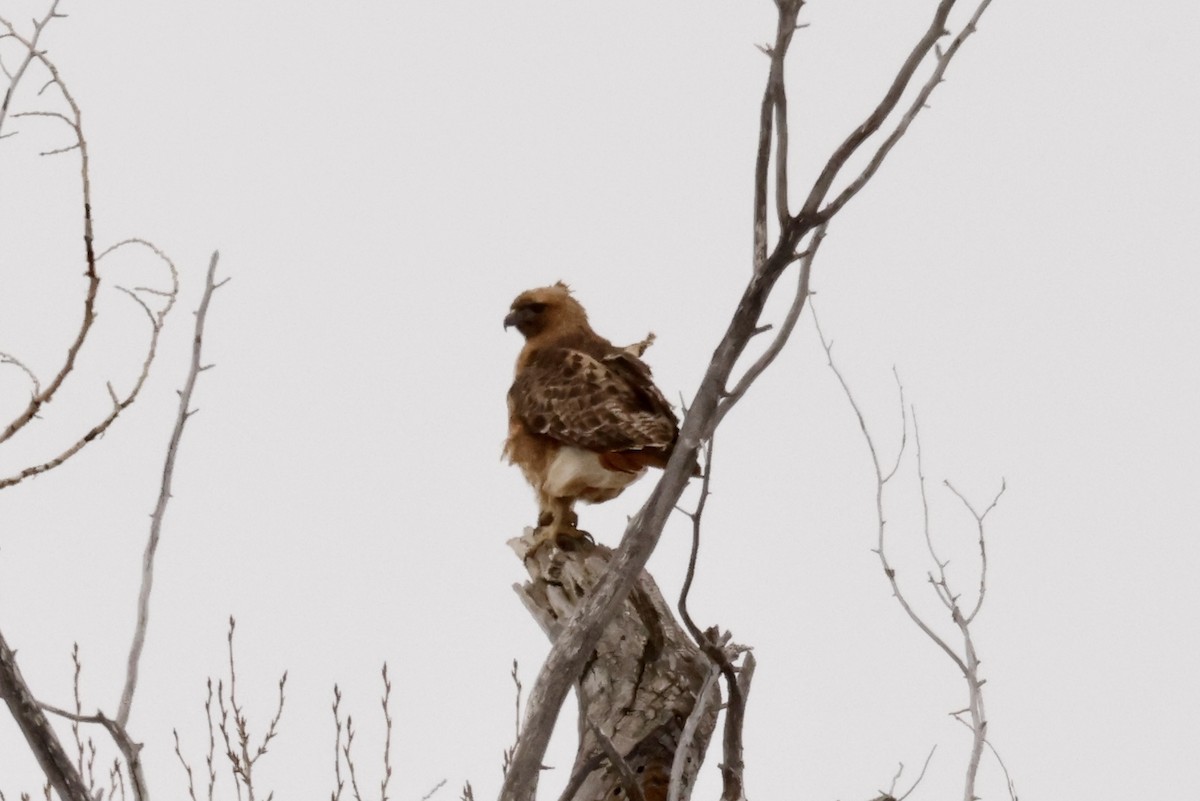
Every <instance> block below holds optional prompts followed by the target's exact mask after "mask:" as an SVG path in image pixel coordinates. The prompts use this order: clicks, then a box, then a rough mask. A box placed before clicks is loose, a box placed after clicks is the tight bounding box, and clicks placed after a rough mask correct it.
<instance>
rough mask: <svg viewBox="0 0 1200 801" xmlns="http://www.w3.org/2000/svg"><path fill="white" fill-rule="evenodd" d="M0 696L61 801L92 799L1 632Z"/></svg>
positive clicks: (47, 780) (86, 800) (48, 783)
mask: <svg viewBox="0 0 1200 801" xmlns="http://www.w3.org/2000/svg"><path fill="white" fill-rule="evenodd" d="M0 699H3V700H4V703H6V704H7V705H8V709H9V711H10V712H11V713H12V716H13V720H15V721H16V722H17V728H19V729H20V730H21V734H22V735H24V737H25V742H27V743H28V744H29V750H30V751H32V752H33V755H34V756H35V757H36V758H37V761H38V764H39V765H40V766H41V768H42V772H43V773H45V774H46V782H47V785H48V786H51V787H53V788H54V790H55V792H57V793H58V796H59V798H60V799H62V801H91V798H90V797H89V796H88V792H87V788H86V787H85V786H84V784H83V779H82V778H80V776H79V771H78V770H76V769H75V766H74V765H72V764H71V758H70V757H68V756H67V752H66V750H64V749H63V746H62V743H61V742H60V741H59V739H58V735H57V734H56V733H55V731H54V729H53V728H51V726H50V722H49V721H48V720H46V715H45V714H44V713H43V711H42V707H41V705H40V704H39V703H38V702H37V699H36V698H35V697H34V695H33V693H32V692H30V691H29V685H27V684H26V683H25V679H24V677H22V676H21V670H20V668H19V667H17V655H16V652H15V651H13V650H12V649H11V648H9V647H8V643H7V642H6V641H5V639H4V635H3V633H0Z"/></svg>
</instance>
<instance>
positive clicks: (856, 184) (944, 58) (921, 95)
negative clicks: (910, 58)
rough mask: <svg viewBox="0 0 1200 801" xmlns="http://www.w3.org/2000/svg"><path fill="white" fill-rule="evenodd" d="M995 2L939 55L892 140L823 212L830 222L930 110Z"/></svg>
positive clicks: (984, 0)
mask: <svg viewBox="0 0 1200 801" xmlns="http://www.w3.org/2000/svg"><path fill="white" fill-rule="evenodd" d="M991 2H992V0H982V2H981V3H980V4H979V6H978V8H976V9H975V13H974V14H973V15H972V17H971V20H970V22H968V23H967V24H966V25H965V26H964V27H963V29H962V30H961V31H959V33H958V35H957V36H955V37H954V39H953V40H952V41H951V42H950V46H949V47H947V48H946V49H945V51H939V52H938V53H937V63H936V64H935V66H934V69H933V74H932V75H930V76H929V80H927V81H926V82H925V84H924V85H923V86H922V87H921V89H920V91H919V92H917V96H916V97H915V98H914V99H913V102H912V104H911V105H910V106H909V107H908V111H906V112H905V113H904V115H903V116H902V117H901V118H900V120H899V122H898V123H897V124H896V128H895V130H893V131H892V132H891V133H890V134H889V135H888V137H887V138H886V139H884V140H883V142H882V143H880V145H879V148H878V149H877V150H876V151H875V154H874V155H873V156H871V160H870V162H869V163H868V164H867V166H866V167H865V168H864V169H863V171H862V172H861V173H860V174H859V175H858V177H857V178H855V179H854V180H853V181H852V182H851V183H850V185H849V186H847V187H846V188H845V189H843V190H842V191H841V192H840V193H838V196H837V197H836V198H834V199H833V200H832V201H830V202H829V203H828V204H827V205H826V206H825V208H823V209H821V217H822V218H825V219H828V218H829V217H831V216H833V215H834V214H837V212H838V210H840V209H841V208H842V206H844V205H846V203H847V202H849V200H850V198H852V197H854V196H855V195H856V194H858V192H859V190H861V189H862V188H863V187H864V186H866V185H867V182H868V181H870V180H871V177H872V176H874V175H875V173H876V171H878V169H879V167H880V165H881V164H883V160H884V159H885V158H887V155H888V153H889V152H890V151H891V149H892V148H893V147H894V146H895V144H896V143H897V142H899V141H900V138H901V137H902V136H904V134H905V132H906V131H908V126H909V125H911V124H912V121H913V120H915V119H916V117H917V114H919V113H920V112H921V111H922V110H923V109H925V108H927V107H928V101H929V96H930V95H931V94H933V90H934V89H936V88H937V87H938V84H940V83H941V82H942V80H943V77H942V76H943V75H945V73H946V68H947V67H949V66H950V60H951V59H953V58H954V56H955V55H956V54H957V53H958V50H959V48H960V47H962V44H963V42H965V41H966V40H967V37H968V36H970V35H971V34H973V33H974V32H975V30H976V27H975V26H976V23H978V22H979V18H980V17H981V16H983V12H984V11H986V10H987V7H988V5H989V4H991Z"/></svg>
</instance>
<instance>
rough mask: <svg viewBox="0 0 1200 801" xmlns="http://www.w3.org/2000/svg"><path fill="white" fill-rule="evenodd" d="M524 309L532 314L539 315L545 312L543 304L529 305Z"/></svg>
mask: <svg viewBox="0 0 1200 801" xmlns="http://www.w3.org/2000/svg"><path fill="white" fill-rule="evenodd" d="M525 308H527V309H529V310H530V311H531V312H533V313H534V314H541V313H542V312H544V311H545V310H546V304H545V303H530V304H529V305H528V306H526V307H525Z"/></svg>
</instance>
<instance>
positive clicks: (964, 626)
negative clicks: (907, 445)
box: [813, 312, 1004, 801]
mask: <svg viewBox="0 0 1200 801" xmlns="http://www.w3.org/2000/svg"><path fill="white" fill-rule="evenodd" d="M813 320H814V322H816V320H817V318H816V314H815V312H814V314H813ZM816 328H817V335H818V336H819V337H820V340H821V345H822V346H823V347H824V348H825V355H826V358H827V360H828V364H829V367H830V369H831V370H832V371H833V373H834V375H835V376H836V377H837V379H838V382H839V383H840V384H841V386H842V390H843V392H844V394H845V396H846V399H847V401H848V402H849V404H850V407H851V408H852V409H853V410H854V413H855V416H856V417H857V418H858V424H859V428H860V429H861V431H862V434H863V438H864V439H865V440H866V442H867V447H868V449H869V451H870V453H871V462H872V465H873V466H874V468H875V510H876V520H877V523H878V532H879V533H878V540H877V546H876V548H875V553H876V554H877V555H878V557H879V561H880V564H881V566H882V567H883V572H884V575H885V576H887V580H888V582H889V584H890V585H891V588H892V595H893V596H894V597H895V598H896V600H897V601H898V602H899V603H900V606H901V608H902V609H904V612H905V614H907V615H908V617H909V619H910V620H912V621H913V623H915V624H916V625H917V627H918V628H920V629H921V631H922V632H924V633H925V635H926V636H927V637H929V639H930V640H932V641H933V643H934V644H935V645H937V646H938V648H940V649H941V650H942V651H943V652H944V653H945V654H946V655H947V656H948V657H949V658H950V659H951V660H952V661H953V662H954V664H955V666H956V667H957V668H958V669H959V672H961V673H962V676H963V679H964V680H965V681H966V683H967V693H968V705H967V708H966V709H964V710H961V712H954V713H951V714H952V715H953V716H954V717H955V719H957V720H959V721H960V722H962V723H964V724H965V725H967V727H968V728H969V729H970V730H971V732H972V742H971V751H970V757H969V759H968V762H967V770H966V781H965V787H964V791H963V801H975V799H976V796H975V783H976V777H977V774H978V771H979V762H980V759H981V757H982V754H983V746H984V743H985V742H986V741H987V716H986V714H985V712H984V699H983V685H984V682H985V680H984V679H982V678H980V675H979V664H980V662H979V655H978V653H977V652H976V650H975V641H974V638H973V636H972V633H971V622H972V621H973V620H974V618H975V615H976V614H978V612H979V609H980V607H981V606H982V602H983V597H984V596H985V594H986V591H987V585H986V559H987V556H986V554H987V550H986V547H985V545H984V530H983V520H984V517H986V516H987V514H988V513H989V512H991V510H992V509H994V508H995V506H996V504H997V502H998V501H999V499H1000V496H1001V495H1002V494H1003V493H1004V484H1003V483H1002V484H1001V488H1000V491H999V492H997V493H996V495H995V497H994V498H993V499H992V502H991V504H990V505H989V506H988V507H987V508H986V509H985V510H984V512H983V513H978V512H976V511H975V508H974V507H973V506H972V505H971V504H970V503H969V502H968V501H967V500H966V499H965V498H963V496H962V495H960V494H959V493H958V492H957V490H954V488H953V487H952V486H950V485H949V483H948V482H947V486H950V489H951V491H953V492H954V493H955V495H957V496H958V497H959V499H960V500H962V502H963V503H964V505H965V506H966V507H967V509H968V510H969V511H970V512H971V514H972V515H973V516H974V517H975V521H976V525H977V527H978V531H979V540H980V555H981V559H982V560H983V569H982V570H981V579H980V591H979V599H978V600H977V602H976V604H975V606H974V608H973V609H972V611H971V613H970V614H969V615H965V614H963V610H962V606H961V605H960V603H959V599H960V597H961V596H960V595H959V594H957V593H955V592H954V590H953V589H952V587H951V585H950V581H949V578H948V576H947V574H946V565H947V562H946V561H944V560H942V559H941V558H940V557H939V556H938V554H937V550H936V548H935V547H934V544H933V537H932V533H931V526H930V513H929V501H928V497H927V494H926V492H925V472H924V465H923V459H922V452H921V432H920V427H919V423H918V420H917V415H916V411H915V410H914V409H911V407H910V412H911V417H912V424H913V440H914V442H915V444H916V463H917V465H916V469H917V479H918V486H919V490H920V498H921V518H922V528H923V534H924V537H925V544H926V547H927V548H928V550H929V555H930V558H931V559H932V560H933V563H934V566H935V569H936V576H935V574H934V571H932V570H931V571H929V573H928V581H929V584H930V585H931V586H932V587H933V589H934V591H935V593H936V594H937V596H938V598H939V600H941V602H942V604H943V605H945V607H946V608H947V609H948V610H949V612H950V618H951V620H952V621H953V622H954V625H955V627H956V628H957V629H958V632H959V636H960V637H961V639H962V648H963V650H962V653H961V654H960V653H959V652H957V651H955V650H954V648H952V647H951V646H950V644H949V643H948V642H947V641H946V640H945V639H944V638H943V637H942V636H941V635H939V634H938V633H936V632H935V631H934V630H933V629H932V627H931V626H930V625H929V624H928V623H927V622H926V621H925V620H924V619H923V618H922V617H921V616H920V615H919V614H917V612H916V611H915V610H914V609H913V607H912V605H911V604H910V603H909V601H908V599H907V597H906V596H905V595H904V592H903V590H902V589H901V587H900V585H899V583H898V582H897V580H896V570H895V569H894V568H893V567H892V566H891V564H890V563H889V561H888V558H887V552H886V550H885V548H884V531H885V527H886V520H885V516H884V503H883V493H884V487H885V485H886V484H887V482H888V480H889V479H890V478H891V477H892V476H893V475H895V470H894V469H893V470H892V471H891V472H890V473H888V474H886V475H885V474H884V472H883V469H882V467H881V465H880V460H879V455H878V452H877V451H876V449H875V443H874V440H873V439H872V437H871V434H870V431H869V430H868V428H867V425H866V421H865V420H864V419H863V415H862V412H861V410H860V409H859V407H858V403H857V402H856V401H855V399H854V394H853V393H852V392H851V391H850V387H849V385H848V384H847V383H846V380H845V378H844V377H843V376H842V374H841V371H840V370H838V368H837V365H836V364H835V363H834V361H833V353H832V350H833V346H832V345H831V344H830V343H829V342H828V341H827V340H826V339H825V334H824V332H823V331H822V330H821V327H820V324H819V323H817V325H816ZM897 382H899V379H898V378H897ZM901 403H902V404H903V386H902V385H901ZM902 419H904V420H905V421H906V420H907V418H902ZM905 441H907V440H906V439H902V443H903V442H905ZM901 447H903V445H902V446H901ZM897 463H898V461H897ZM962 712H966V713H969V714H970V717H971V722H970V723H967V722H966V721H964V720H962V719H961V718H960V717H959V715H960V714H961V713H962ZM910 792H911V791H910Z"/></svg>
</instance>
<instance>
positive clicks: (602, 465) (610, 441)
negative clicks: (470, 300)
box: [504, 281, 679, 545]
mask: <svg viewBox="0 0 1200 801" xmlns="http://www.w3.org/2000/svg"><path fill="white" fill-rule="evenodd" d="M509 326H515V327H516V329H517V330H518V331H520V332H521V334H522V335H524V337H525V347H524V348H522V349H521V353H520V355H519V356H518V357H517V366H516V376H515V378H514V379H513V383H512V387H511V388H510V389H509V390H508V440H507V441H506V442H505V444H504V455H505V456H507V457H508V461H509V462H510V463H511V464H515V465H517V466H518V467H520V468H521V472H522V473H524V474H525V478H526V479H527V480H528V481H529V483H530V484H531V485H532V486H533V489H534V491H535V492H536V493H537V498H538V532H537V536H536V540H537V542H538V544H540V543H542V542H545V541H551V542H556V543H558V544H560V545H566V544H567V543H568V542H570V541H571V538H577V537H586V536H587V532H583V531H580V530H579V527H578V520H579V518H578V516H577V515H576V513H575V510H574V505H575V501H577V500H583V501H587V502H589V503H600V502H602V501H608V500H612V499H613V498H615V497H617V496H618V495H620V494H621V492H622V490H624V489H625V487H627V486H629V485H630V484H631V483H633V482H634V481H636V480H637V479H638V478H639V477H641V475H642V474H643V473H645V472H646V468H647V467H658V468H662V467H665V466H666V464H667V460H668V459H669V458H670V456H671V451H672V449H673V448H674V447H675V441H676V439H677V438H678V436H679V419H678V418H677V417H676V416H675V412H674V411H673V410H672V408H671V404H670V403H668V402H667V399H666V398H664V397H663V394H662V392H660V391H659V389H658V387H656V386H655V385H654V381H653V379H652V378H651V375H650V368H649V367H648V366H647V365H646V363H645V362H643V361H642V360H641V356H642V354H643V353H644V352H645V350H646V348H647V347H649V345H650V343H651V342H653V341H654V335H653V334H651V335H650V336H648V337H647V338H646V339H645V340H644V341H642V342H639V343H636V344H634V345H630V346H628V347H625V348H621V347H617V346H615V345H613V344H612V343H611V342H609V341H608V340H607V339H605V338H604V337H602V336H600V335H599V334H597V333H596V332H595V331H593V330H592V327H591V326H590V325H589V324H588V318H587V312H586V311H584V308H583V306H582V305H581V304H580V303H579V301H577V300H576V299H575V298H574V297H572V295H571V290H570V288H568V287H567V285H566V284H564V283H562V282H561V281H559V282H558V283H557V284H555V285H554V286H547V287H540V288H538V289H530V290H528V291H526V292H522V293H521V294H520V295H518V296H517V298H516V300H514V301H513V303H512V308H511V309H510V310H509V313H508V316H507V317H505V318H504V327H505V328H506V329H507V328H508V327H509Z"/></svg>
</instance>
